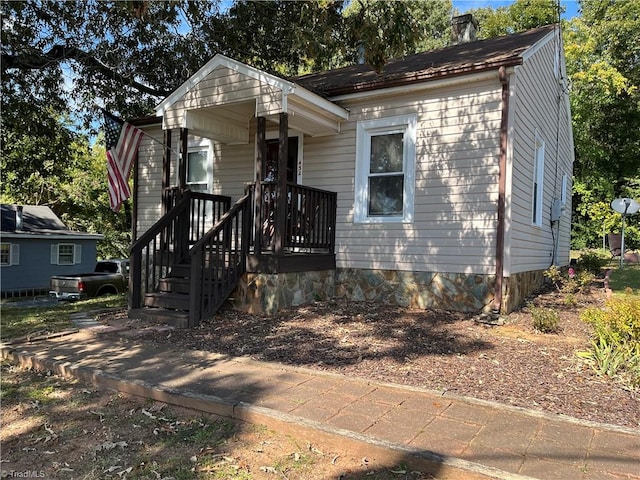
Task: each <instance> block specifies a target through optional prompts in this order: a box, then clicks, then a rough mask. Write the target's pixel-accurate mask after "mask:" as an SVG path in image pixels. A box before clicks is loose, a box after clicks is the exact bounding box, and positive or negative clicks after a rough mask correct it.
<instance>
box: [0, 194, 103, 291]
mask: <svg viewBox="0 0 640 480" xmlns="http://www.w3.org/2000/svg"><path fill="white" fill-rule="evenodd" d="M1 211H2V232H1V238H0V291H1V292H2V296H3V297H8V296H20V295H27V294H28V295H32V294H38V293H46V292H48V290H49V279H50V278H51V276H52V275H59V274H71V273H82V272H87V271H88V272H91V271H93V269H94V268H95V263H96V243H97V241H98V240H100V239H102V238H103V235H98V234H92V233H82V232H73V231H71V230H68V229H67V227H66V226H65V225H64V224H63V223H62V222H61V221H60V219H59V218H58V217H57V216H56V215H55V214H54V213H53V212H52V211H51V209H50V208H49V207H45V206H41V205H24V206H22V205H4V204H3V205H2V206H1Z"/></svg>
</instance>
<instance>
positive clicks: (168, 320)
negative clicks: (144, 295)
mask: <svg viewBox="0 0 640 480" xmlns="http://www.w3.org/2000/svg"><path fill="white" fill-rule="evenodd" d="M129 318H136V319H141V320H144V321H146V322H150V323H159V324H167V325H169V326H172V327H175V328H188V327H189V314H188V313H186V312H179V311H176V310H165V309H162V308H135V309H132V310H129Z"/></svg>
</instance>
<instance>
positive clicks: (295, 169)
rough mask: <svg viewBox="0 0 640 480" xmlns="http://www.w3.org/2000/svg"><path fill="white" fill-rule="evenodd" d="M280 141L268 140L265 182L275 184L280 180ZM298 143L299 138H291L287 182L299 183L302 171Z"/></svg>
mask: <svg viewBox="0 0 640 480" xmlns="http://www.w3.org/2000/svg"><path fill="white" fill-rule="evenodd" d="M278 142H279V141H278V139H277V138H274V139H270V140H267V141H266V143H267V158H266V159H265V165H264V168H263V169H262V171H263V172H264V181H265V182H275V181H276V180H277V179H278V150H279V145H278ZM298 143H299V137H289V149H288V150H289V151H288V155H287V182H292V183H299V182H300V180H301V179H300V173H301V172H300V170H301V166H300V165H299V160H298V153H299V152H298Z"/></svg>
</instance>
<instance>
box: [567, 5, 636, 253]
mask: <svg viewBox="0 0 640 480" xmlns="http://www.w3.org/2000/svg"><path fill="white" fill-rule="evenodd" d="M581 6H582V16H581V17H577V18H574V19H572V20H571V21H570V22H568V23H566V24H565V28H564V45H565V55H566V63H567V74H568V76H569V80H570V85H571V90H570V99H571V111H572V117H573V133H574V141H575V150H576V162H575V164H574V176H575V181H574V192H575V193H574V199H573V200H574V201H573V206H574V207H573V208H574V209H573V212H572V220H573V225H574V231H573V232H572V246H573V247H574V248H584V247H597V246H599V245H601V244H602V242H601V239H602V238H603V237H604V236H605V235H606V234H607V233H609V232H615V231H619V228H620V215H619V214H615V213H614V212H613V210H612V209H611V207H610V206H609V203H610V202H611V200H613V199H614V198H616V197H622V196H625V197H636V198H637V197H638V195H640V190H638V186H639V185H638V184H639V183H640V157H638V155H637V152H638V148H639V146H640V91H639V86H640V67H638V62H637V59H638V58H639V55H640V40H638V35H637V33H634V32H637V30H638V28H640V4H639V3H638V2H600V1H594V0H585V1H583V2H582V4H581ZM628 225H629V230H628V243H627V244H628V246H629V247H630V248H637V247H638V246H640V231H639V230H638V225H639V224H638V219H637V218H634V217H633V216H631V217H629V218H628Z"/></svg>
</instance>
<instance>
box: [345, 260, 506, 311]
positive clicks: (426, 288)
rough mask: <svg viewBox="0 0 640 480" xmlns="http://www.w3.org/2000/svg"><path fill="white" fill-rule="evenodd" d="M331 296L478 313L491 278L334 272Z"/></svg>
mask: <svg viewBox="0 0 640 480" xmlns="http://www.w3.org/2000/svg"><path fill="white" fill-rule="evenodd" d="M336 273H337V276H336V286H335V296H336V297H338V298H347V299H350V300H353V301H364V300H367V301H379V302H381V303H385V304H390V305H400V306H403V307H413V308H421V309H442V310H455V311H460V312H478V311H482V310H485V309H487V308H489V306H490V303H491V301H492V300H493V281H494V280H493V276H489V275H467V274H459V273H435V272H399V271H391V270H357V269H338V270H337V272H336Z"/></svg>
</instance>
